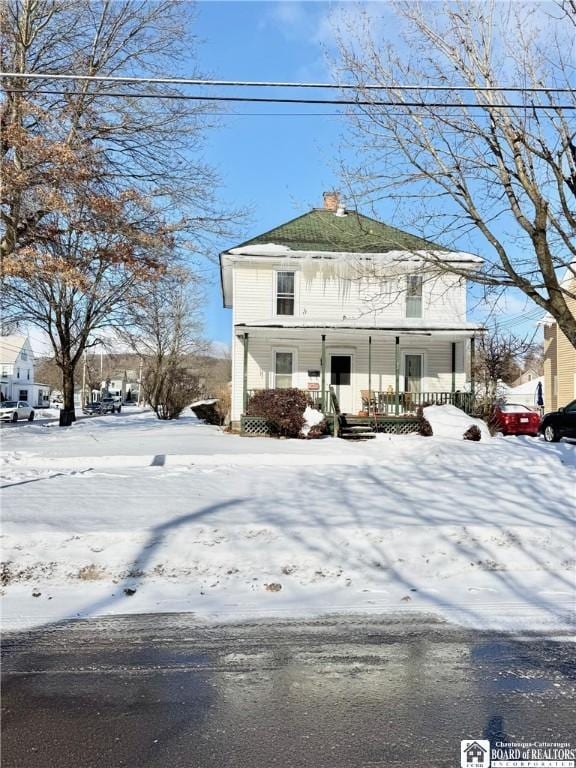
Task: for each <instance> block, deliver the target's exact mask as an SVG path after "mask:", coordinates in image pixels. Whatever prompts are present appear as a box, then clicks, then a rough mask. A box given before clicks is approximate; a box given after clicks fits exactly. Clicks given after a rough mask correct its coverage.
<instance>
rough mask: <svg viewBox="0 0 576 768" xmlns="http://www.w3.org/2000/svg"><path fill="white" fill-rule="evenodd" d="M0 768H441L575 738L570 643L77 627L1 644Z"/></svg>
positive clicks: (327, 631)
mask: <svg viewBox="0 0 576 768" xmlns="http://www.w3.org/2000/svg"><path fill="white" fill-rule="evenodd" d="M4 657H5V658H4V665H3V691H2V694H3V695H2V708H3V743H2V747H3V749H2V758H3V759H2V765H3V768H36V766H37V767H38V768H115V767H116V766H128V767H129V768H205V767H207V766H209V767H210V768H223V767H224V766H226V767H228V766H230V767H232V766H234V768H236V767H238V768H243V767H244V766H245V767H246V768H272V767H276V768H288V767H290V768H299V767H300V766H302V767H304V766H306V768H308V767H310V768H344V767H346V768H349V767H351V766H354V767H355V768H356V767H358V768H375V767H376V766H378V767H381V768H384V766H385V767H386V768H396V767H398V768H400V766H402V768H424V767H426V768H443V767H444V766H446V768H448V766H449V767H450V768H453V767H454V766H459V765H460V740H461V739H465V738H474V739H477V738H492V739H495V738H498V737H499V736H500V737H502V738H508V739H512V740H528V741H534V740H538V741H570V739H571V738H572V740H573V741H574V740H575V739H574V737H575V735H576V734H575V725H574V724H575V723H576V711H575V693H574V690H575V689H574V682H575V679H576V663H575V659H574V645H573V644H572V643H569V642H562V641H561V640H559V639H558V640H545V639H541V638H538V637H537V636H532V637H524V638H522V639H521V638H513V637H510V636H501V635H496V634H494V633H491V634H481V633H477V632H471V631H465V630H461V629H457V628H453V627H450V626H448V625H446V624H442V623H439V622H438V623H436V622H433V621H429V620H425V619H424V618H423V617H421V618H418V617H417V616H414V617H412V618H411V619H409V620H407V619H406V618H403V619H400V618H397V619H395V618H387V619H386V621H383V620H373V621H372V620H369V619H366V618H362V619H357V620H353V619H330V620H323V621H320V620H319V621H316V622H291V623H289V622H280V623H278V622H276V623H270V624H266V623H255V624H251V625H246V624H245V625H228V626H218V627H207V626H197V625H195V623H194V619H193V617H192V616H190V615H188V616H186V615H158V616H140V617H138V616H136V617H120V618H110V619H105V620H91V621H79V622H76V623H72V624H69V625H67V626H62V627H54V628H52V629H50V630H44V631H36V632H26V633H22V634H16V635H8V636H6V637H5V638H4Z"/></svg>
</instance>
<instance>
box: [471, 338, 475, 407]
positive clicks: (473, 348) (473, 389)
mask: <svg viewBox="0 0 576 768" xmlns="http://www.w3.org/2000/svg"><path fill="white" fill-rule="evenodd" d="M475 369H476V339H475V338H474V336H472V337H471V338H470V394H471V395H472V400H474V396H475V394H476V370H475Z"/></svg>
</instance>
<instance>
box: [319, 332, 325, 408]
mask: <svg viewBox="0 0 576 768" xmlns="http://www.w3.org/2000/svg"><path fill="white" fill-rule="evenodd" d="M320 387H321V389H322V392H321V396H320V407H321V408H322V413H325V412H326V402H325V400H326V394H325V391H326V334H325V333H323V334H322V351H321V353H320Z"/></svg>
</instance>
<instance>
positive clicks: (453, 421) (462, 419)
mask: <svg viewBox="0 0 576 768" xmlns="http://www.w3.org/2000/svg"><path fill="white" fill-rule="evenodd" d="M423 415H424V418H425V419H426V420H427V421H428V422H429V423H430V426H431V427H432V433H433V435H434V436H435V437H451V438H454V439H456V440H462V438H463V437H464V433H465V432H467V431H468V429H469V428H470V427H472V426H475V427H476V428H477V429H478V431H479V433H480V437H481V438H483V439H486V440H487V439H488V438H489V437H491V435H490V430H489V429H488V427H487V426H486V424H485V423H484V422H483V421H482V420H481V419H476V418H474V416H468V414H467V413H465V412H464V411H461V410H460V408H456V407H455V406H454V405H429V406H428V407H427V408H424V414H423ZM466 439H474V438H466Z"/></svg>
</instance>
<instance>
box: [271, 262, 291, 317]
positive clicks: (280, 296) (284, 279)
mask: <svg viewBox="0 0 576 768" xmlns="http://www.w3.org/2000/svg"><path fill="white" fill-rule="evenodd" d="M294 283H295V274H294V272H276V314H277V315H293V314H294Z"/></svg>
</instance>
